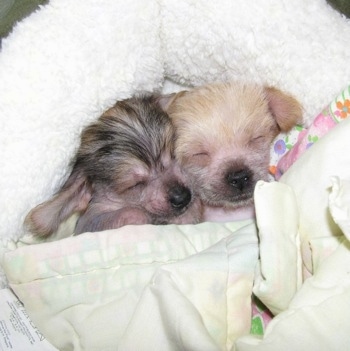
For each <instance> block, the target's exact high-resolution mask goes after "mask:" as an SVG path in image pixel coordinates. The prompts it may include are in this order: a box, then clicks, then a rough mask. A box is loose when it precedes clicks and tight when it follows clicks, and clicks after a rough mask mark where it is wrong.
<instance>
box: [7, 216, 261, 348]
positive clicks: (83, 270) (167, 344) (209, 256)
mask: <svg viewBox="0 0 350 351" xmlns="http://www.w3.org/2000/svg"><path fill="white" fill-rule="evenodd" d="M257 260H258V243H257V235H256V227H255V224H254V222H252V221H247V222H239V223H238V222H237V223H229V224H215V223H203V224H200V225H196V226H193V225H187V226H173V225H169V226H151V225H150V226H126V227H123V228H120V229H118V230H112V231H106V232H100V233H86V234H82V235H79V236H77V237H71V238H66V239H63V240H60V241H57V242H52V243H43V244H38V245H29V246H27V245H25V246H22V247H19V248H17V249H16V250H9V251H7V252H6V253H4V255H3V259H2V264H3V266H4V268H5V272H6V274H7V277H8V280H9V284H10V286H11V287H12V289H13V290H14V292H15V293H16V295H17V296H18V297H19V298H20V300H21V301H22V302H23V304H24V306H25V307H26V309H27V311H28V314H29V316H30V317H31V319H32V320H33V322H34V323H35V325H36V326H37V327H38V328H39V329H40V330H41V332H42V333H43V334H44V335H45V337H46V338H47V339H48V340H49V341H50V342H51V343H52V344H53V345H54V346H55V347H57V348H58V349H59V350H61V351H64V350H75V351H77V350H115V349H118V350H179V349H188V350H201V351H202V350H223V349H230V348H231V346H232V344H233V342H234V340H236V339H237V337H238V336H241V335H244V334H247V333H249V330H250V325H251V313H252V308H251V295H252V287H253V279H254V271H255V268H256V264H257Z"/></svg>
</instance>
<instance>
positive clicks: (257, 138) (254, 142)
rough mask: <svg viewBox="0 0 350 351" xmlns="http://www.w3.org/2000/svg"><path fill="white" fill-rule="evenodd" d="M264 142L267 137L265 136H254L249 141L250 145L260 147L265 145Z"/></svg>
mask: <svg viewBox="0 0 350 351" xmlns="http://www.w3.org/2000/svg"><path fill="white" fill-rule="evenodd" d="M264 141H266V136H265V135H257V136H253V137H252V138H250V140H249V145H258V144H260V143H263V142H264Z"/></svg>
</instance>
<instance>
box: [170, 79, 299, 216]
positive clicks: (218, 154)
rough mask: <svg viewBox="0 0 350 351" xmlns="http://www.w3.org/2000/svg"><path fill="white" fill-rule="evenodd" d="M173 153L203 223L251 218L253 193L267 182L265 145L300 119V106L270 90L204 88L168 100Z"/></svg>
mask: <svg viewBox="0 0 350 351" xmlns="http://www.w3.org/2000/svg"><path fill="white" fill-rule="evenodd" d="M168 113H169V115H170V117H171V118H172V119H173V121H174V124H175V127H176V129H177V141H176V151H175V153H176V155H177V158H178V159H179V161H180V163H181V165H182V166H183V167H184V169H185V170H186V172H188V174H189V176H190V177H191V178H192V180H193V181H194V182H195V188H196V190H197V193H198V196H199V197H200V198H201V199H202V200H203V202H204V203H205V205H206V206H205V208H204V220H207V221H230V220H240V219H246V218H251V217H254V207H253V193H254V187H255V184H256V183H257V181H258V180H260V179H261V180H268V165H269V156H270V146H271V144H272V141H273V139H274V138H275V137H276V136H277V135H278V134H279V133H280V132H287V131H289V130H290V129H291V128H292V127H293V126H294V125H295V124H296V123H297V122H298V121H300V120H301V117H302V108H301V106H300V104H299V103H298V102H297V101H296V100H295V99H294V98H293V97H291V96H289V95H287V94H285V93H283V92H281V91H280V90H278V89H275V88H272V87H263V86H259V85H255V84H247V83H238V82H229V83H222V84H209V85H207V86H202V87H197V88H194V89H193V90H191V91H185V92H180V93H177V94H175V95H173V97H172V98H169V107H168Z"/></svg>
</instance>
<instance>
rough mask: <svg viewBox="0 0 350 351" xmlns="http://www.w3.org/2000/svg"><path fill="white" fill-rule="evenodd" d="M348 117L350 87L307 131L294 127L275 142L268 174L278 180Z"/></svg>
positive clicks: (349, 110) (349, 112)
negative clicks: (307, 151)
mask: <svg viewBox="0 0 350 351" xmlns="http://www.w3.org/2000/svg"><path fill="white" fill-rule="evenodd" d="M349 115H350V86H349V87H347V88H346V89H345V90H343V91H342V93H341V94H339V95H338V96H337V98H336V99H334V100H333V101H332V102H331V103H330V104H329V105H328V106H327V107H326V108H325V109H324V110H323V111H322V112H321V113H320V114H319V115H318V116H317V117H316V118H315V119H314V121H313V123H312V124H311V126H310V127H309V128H308V129H306V128H303V127H301V126H296V127H295V128H294V129H293V130H292V131H291V132H290V133H289V134H287V135H281V136H279V138H278V139H276V140H275V142H274V145H273V148H272V152H271V162H270V173H271V174H272V175H273V176H274V177H275V179H276V180H278V179H279V178H280V177H281V176H282V175H283V174H284V173H285V172H286V171H287V170H288V169H289V167H290V166H291V165H292V164H293V163H294V162H295V161H296V160H297V159H298V158H299V157H300V156H301V155H302V154H303V153H304V152H305V151H306V150H308V149H309V148H310V147H311V146H312V145H313V144H314V143H315V142H317V141H318V140H319V139H320V138H321V137H323V136H324V135H325V134H326V133H328V131H329V130H331V129H332V128H333V127H334V126H336V125H337V124H338V123H339V122H341V121H343V120H344V119H345V118H347V117H348V116H349Z"/></svg>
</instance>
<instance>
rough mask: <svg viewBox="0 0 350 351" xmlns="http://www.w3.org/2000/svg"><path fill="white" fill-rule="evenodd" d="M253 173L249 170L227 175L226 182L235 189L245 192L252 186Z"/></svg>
mask: <svg viewBox="0 0 350 351" xmlns="http://www.w3.org/2000/svg"><path fill="white" fill-rule="evenodd" d="M251 179H252V173H251V172H250V171H249V170H248V169H241V170H238V171H231V172H229V173H227V176H226V180H227V182H228V184H229V185H230V186H232V187H233V188H235V189H237V190H239V191H243V190H244V189H246V188H247V187H249V186H250V185H251Z"/></svg>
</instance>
